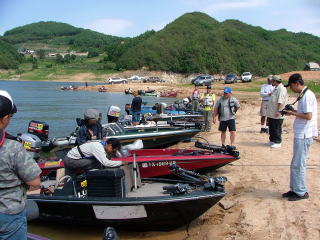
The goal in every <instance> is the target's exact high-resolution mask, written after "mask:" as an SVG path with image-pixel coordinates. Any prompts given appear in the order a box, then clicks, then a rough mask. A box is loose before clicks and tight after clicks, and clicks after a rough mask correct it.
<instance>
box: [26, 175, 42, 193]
mask: <svg viewBox="0 0 320 240" xmlns="http://www.w3.org/2000/svg"><path fill="white" fill-rule="evenodd" d="M26 184H27V185H29V186H30V188H29V191H34V190H38V189H40V176H38V177H36V178H35V179H33V180H31V181H28V182H26Z"/></svg>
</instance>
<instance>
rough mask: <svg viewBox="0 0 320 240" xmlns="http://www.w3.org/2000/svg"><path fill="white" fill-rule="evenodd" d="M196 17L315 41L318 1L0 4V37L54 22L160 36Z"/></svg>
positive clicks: (25, 0) (49, 0)
mask: <svg viewBox="0 0 320 240" xmlns="http://www.w3.org/2000/svg"><path fill="white" fill-rule="evenodd" d="M194 11H199V12H203V13H206V14H208V15H210V16H211V17H213V18H214V19H216V20H217V21H219V22H223V21H225V20H227V19H237V20H240V21H242V22H244V23H247V24H250V25H253V26H260V27H262V28H264V29H267V30H278V29H283V28H284V29H287V30H288V31H291V32H306V33H311V34H313V35H316V36H319V37H320V0H0V35H3V34H4V33H5V32H6V31H7V30H10V29H12V28H14V27H18V26H23V25H25V24H30V23H34V22H39V21H56V22H64V23H68V24H71V25H73V26H75V27H81V28H86V29H91V30H94V31H97V32H101V33H105V34H110V35H114V36H119V37H134V36H138V35H139V34H142V33H144V32H145V31H147V30H152V29H153V30H156V31H159V30H161V29H162V28H164V27H165V26H166V25H167V24H169V23H170V22H172V21H174V20H175V19H176V18H178V17H180V16H181V15H183V14H185V13H188V12H194Z"/></svg>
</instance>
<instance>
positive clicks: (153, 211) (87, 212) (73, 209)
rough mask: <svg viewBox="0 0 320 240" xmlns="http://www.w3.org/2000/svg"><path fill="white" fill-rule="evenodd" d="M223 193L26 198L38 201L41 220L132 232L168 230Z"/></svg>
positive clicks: (198, 211) (185, 220) (196, 215)
mask: <svg viewBox="0 0 320 240" xmlns="http://www.w3.org/2000/svg"><path fill="white" fill-rule="evenodd" d="M224 195H225V193H224V192H221V193H216V192H210V191H208V192H205V191H202V192H199V194H187V195H181V196H168V197H160V198H124V199H104V200H101V199H98V198H88V199H79V198H74V197H45V196H39V195H37V196H34V195H30V196H28V199H31V200H34V201H35V202H36V203H37V204H38V206H39V212H40V220H48V221H55V222H59V223H69V224H70V223H71V224H95V225H97V224H99V225H104V226H113V227H114V228H116V229H125V230H131V231H169V230H173V229H176V228H178V227H182V226H184V225H186V224H188V223H189V222H190V221H192V220H194V219H196V218H197V217H199V216H200V215H202V214H203V213H204V212H206V211H207V210H208V209H210V208H211V207H212V206H213V205H215V204H216V203H217V202H218V201H219V200H220V199H221V198H222V197H223V196H224ZM195 206H196V207H195Z"/></svg>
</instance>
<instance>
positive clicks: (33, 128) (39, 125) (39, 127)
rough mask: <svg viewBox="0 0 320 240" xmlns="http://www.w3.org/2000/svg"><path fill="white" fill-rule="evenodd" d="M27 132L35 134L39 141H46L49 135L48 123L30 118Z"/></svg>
mask: <svg viewBox="0 0 320 240" xmlns="http://www.w3.org/2000/svg"><path fill="white" fill-rule="evenodd" d="M28 133H31V134H33V135H36V136H37V137H39V138H40V139H41V141H47V140H48V137H49V125H48V124H47V123H46V122H40V121H35V120H31V121H30V122H29V126H28Z"/></svg>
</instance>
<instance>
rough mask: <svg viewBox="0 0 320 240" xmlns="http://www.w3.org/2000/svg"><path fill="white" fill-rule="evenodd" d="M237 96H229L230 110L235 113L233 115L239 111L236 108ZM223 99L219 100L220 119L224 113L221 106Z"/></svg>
mask: <svg viewBox="0 0 320 240" xmlns="http://www.w3.org/2000/svg"><path fill="white" fill-rule="evenodd" d="M234 99H235V98H234V97H229V99H228V105H229V108H230V112H231V113H232V114H233V115H236V112H237V108H236V102H235V100H234ZM221 106H222V105H221V101H219V106H218V114H219V116H218V117H219V119H220V116H221V114H222V108H221Z"/></svg>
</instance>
